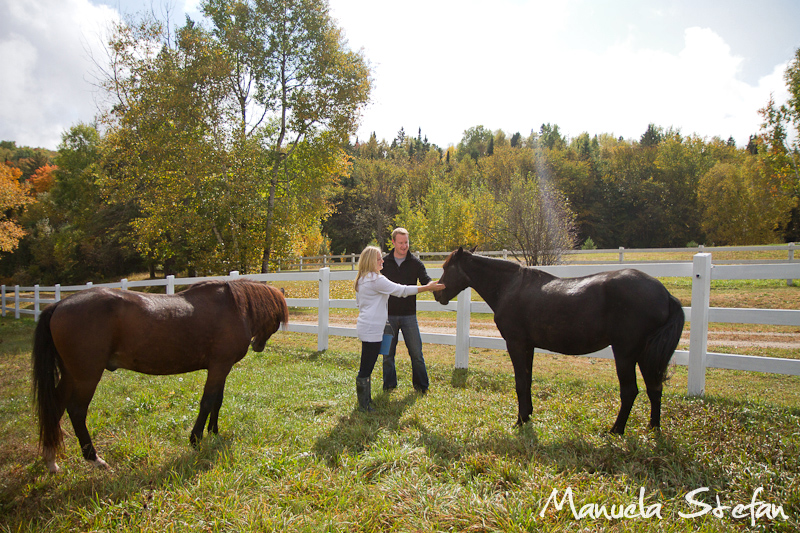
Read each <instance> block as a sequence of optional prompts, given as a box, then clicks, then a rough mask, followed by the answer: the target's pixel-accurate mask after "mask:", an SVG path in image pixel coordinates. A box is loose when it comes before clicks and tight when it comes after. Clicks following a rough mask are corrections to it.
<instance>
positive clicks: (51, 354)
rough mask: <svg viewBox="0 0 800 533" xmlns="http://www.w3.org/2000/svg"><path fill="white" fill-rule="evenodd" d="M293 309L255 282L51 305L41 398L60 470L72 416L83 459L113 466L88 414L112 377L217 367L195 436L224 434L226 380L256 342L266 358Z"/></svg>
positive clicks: (87, 294)
mask: <svg viewBox="0 0 800 533" xmlns="http://www.w3.org/2000/svg"><path fill="white" fill-rule="evenodd" d="M288 318H289V311H288V307H287V305H286V300H285V299H284V297H283V294H281V292H280V291H279V290H278V289H276V288H274V287H270V286H268V285H264V284H261V283H256V282H253V281H249V280H236V281H229V282H223V281H209V282H203V283H198V284H197V285H194V286H192V287H190V288H189V289H186V290H185V291H182V292H180V293H178V294H176V295H173V296H165V295H158V294H142V293H137V292H131V291H118V290H111V289H106V288H96V289H89V290H86V291H83V292H80V293H77V294H74V295H72V296H70V297H68V298H65V299H64V300H62V301H60V302H58V303H55V304H53V305H51V306H49V307H48V308H47V309H45V310H44V312H43V313H42V314H41V316H40V317H39V323H38V324H37V326H36V332H35V334H34V342H33V355H32V366H33V396H34V401H35V403H36V410H37V414H38V417H39V444H40V446H41V448H42V455H43V457H44V460H45V462H46V463H47V467H48V469H49V470H50V472H57V471H58V469H59V468H58V465H57V464H56V462H55V458H56V455H57V453H58V452H59V451H60V450H61V449H62V448H63V445H64V440H63V435H62V431H61V417H62V415H63V414H64V410H65V409H66V411H67V413H69V418H70V420H71V421H72V427H73V428H74V429H75V435H76V436H77V437H78V441H79V442H80V445H81V451H82V452H83V457H84V458H85V459H86V460H87V461H90V462H92V463H94V464H95V465H97V466H108V465H107V463H106V462H105V461H103V459H101V458H100V457H99V456H98V455H97V452H96V451H95V449H94V446H93V445H92V439H91V437H90V436H89V431H88V429H87V428H86V412H87V409H88V407H89V403H90V402H91V401H92V397H93V396H94V392H95V389H96V388H97V384H98V382H99V381H100V378H101V377H102V375H103V371H104V370H110V371H112V372H113V371H114V370H116V369H118V368H125V369H127V370H133V371H136V372H142V373H145V374H155V375H168V374H182V373H184V372H192V371H195V370H201V369H206V370H208V377H207V379H206V384H205V389H204V390H203V397H202V399H201V400H200V413H199V414H198V416H197V420H196V421H195V424H194V427H193V429H192V432H191V436H190V438H189V440H190V442H191V443H192V445H196V444H197V443H198V442H199V441H200V439H202V437H203V429H204V427H205V423H206V419H209V417H210V419H209V422H208V431H209V432H213V433H217V432H218V431H219V428H218V425H217V421H218V417H219V410H220V407H221V406H222V397H223V391H224V388H225V380H226V378H227V377H228V373H229V372H230V370H231V368H232V367H233V365H234V364H235V363H236V362H238V361H239V360H241V359H242V358H243V357H244V356H245V354H246V353H247V349H248V346H249V345H252V347H253V350H255V351H257V352H260V351H262V350H263V349H264V346H265V344H266V343H267V339H269V338H270V336H272V334H273V333H275V332H276V331H277V330H278V328H279V327H280V325H281V323H284V324H285V323H286V322H287V320H288Z"/></svg>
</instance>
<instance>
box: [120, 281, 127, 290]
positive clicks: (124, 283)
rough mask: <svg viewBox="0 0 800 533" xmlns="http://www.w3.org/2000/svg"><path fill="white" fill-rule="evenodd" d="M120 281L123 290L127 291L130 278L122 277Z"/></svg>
mask: <svg viewBox="0 0 800 533" xmlns="http://www.w3.org/2000/svg"><path fill="white" fill-rule="evenodd" d="M120 283H121V284H122V290H123V291H127V290H128V278H122V279H121V280H120Z"/></svg>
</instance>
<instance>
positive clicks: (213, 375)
mask: <svg viewBox="0 0 800 533" xmlns="http://www.w3.org/2000/svg"><path fill="white" fill-rule="evenodd" d="M228 372H230V367H228V368H226V369H225V370H224V371H221V370H219V369H209V370H208V377H207V378H206V385H205V387H204V388H203V397H202V398H201V399H200V412H199V413H198V414H197V420H195V422H194V427H193V428H192V433H191V434H190V435H189V442H190V443H191V445H192V446H197V445H198V444H199V443H200V441H201V440H202V439H203V430H204V429H205V425H206V420H208V418H209V415H211V420H210V422H209V424H208V429H209V431H213V432H214V433H216V432H218V431H219V427H218V424H217V421H218V418H219V409H220V407H221V406H222V397H223V391H224V390H225V379H226V378H227V377H228Z"/></svg>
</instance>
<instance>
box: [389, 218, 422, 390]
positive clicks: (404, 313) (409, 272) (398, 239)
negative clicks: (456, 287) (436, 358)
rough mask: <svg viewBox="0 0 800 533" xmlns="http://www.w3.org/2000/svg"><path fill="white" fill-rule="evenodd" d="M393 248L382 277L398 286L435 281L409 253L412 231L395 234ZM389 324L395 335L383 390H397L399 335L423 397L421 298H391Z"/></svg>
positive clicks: (416, 385) (398, 229)
mask: <svg viewBox="0 0 800 533" xmlns="http://www.w3.org/2000/svg"><path fill="white" fill-rule="evenodd" d="M392 246H393V249H392V250H390V251H389V253H388V254H387V255H386V256H384V258H383V269H382V270H381V274H383V275H384V276H386V277H387V278H389V279H390V280H391V281H393V282H395V283H400V284H402V285H416V284H417V282H418V281H419V283H420V284H421V285H427V284H428V283H429V282H430V281H431V277H430V276H429V275H428V271H427V270H425V265H424V264H423V263H422V261H420V260H419V259H418V258H416V257H415V256H414V255H413V254H410V253H408V248H409V244H408V230H406V229H405V228H397V229H395V230H394V231H393V232H392ZM389 324H391V326H392V329H393V330H394V332H395V336H394V340H393V341H392V347H391V349H390V350H389V354H388V355H384V356H383V389H384V390H392V389H395V388H397V370H396V369H395V366H394V356H395V353H396V351H397V340H398V338H399V333H400V332H402V333H403V339H404V340H405V343H406V348H407V349H408V355H409V357H411V381H412V384H413V385H414V388H415V389H416V390H418V391H419V392H422V393H423V394H424V393H425V392H427V391H428V370H427V369H426V368H425V359H424V357H423V356H422V337H421V336H420V334H419V324H417V298H416V296H414V297H408V298H396V297H394V296H390V297H389Z"/></svg>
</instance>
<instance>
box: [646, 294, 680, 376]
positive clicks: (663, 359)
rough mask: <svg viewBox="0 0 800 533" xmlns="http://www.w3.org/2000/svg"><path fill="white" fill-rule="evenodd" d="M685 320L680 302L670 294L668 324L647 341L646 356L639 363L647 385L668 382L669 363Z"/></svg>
mask: <svg viewBox="0 0 800 533" xmlns="http://www.w3.org/2000/svg"><path fill="white" fill-rule="evenodd" d="M685 319H686V317H685V315H684V313H683V307H681V302H680V300H678V299H677V298H675V297H674V296H672V295H671V294H670V295H669V315H668V317H667V322H666V324H664V325H663V326H661V327H660V328H659V329H658V330H657V331H656V332H655V333H653V334H652V335H651V336H650V337H649V338H648V339H647V344H646V345H645V349H644V356H643V357H642V359H641V362H640V363H639V368H641V370H642V374H643V375H644V378H645V382H646V383H663V382H664V381H666V380H667V368H668V367H669V361H670V359H672V354H673V353H675V348H677V347H678V343H679V342H680V340H681V333H682V332H683V323H684V320H685Z"/></svg>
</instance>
